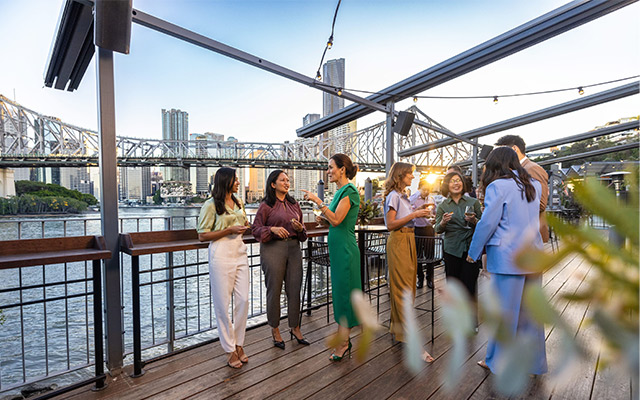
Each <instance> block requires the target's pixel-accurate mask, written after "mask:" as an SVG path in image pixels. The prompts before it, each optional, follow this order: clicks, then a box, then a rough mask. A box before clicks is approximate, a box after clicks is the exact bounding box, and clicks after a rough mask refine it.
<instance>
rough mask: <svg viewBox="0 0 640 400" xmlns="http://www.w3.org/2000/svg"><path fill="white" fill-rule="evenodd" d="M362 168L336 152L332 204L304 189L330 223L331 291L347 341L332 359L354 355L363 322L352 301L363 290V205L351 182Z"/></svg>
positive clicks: (331, 178) (332, 167)
mask: <svg viewBox="0 0 640 400" xmlns="http://www.w3.org/2000/svg"><path fill="white" fill-rule="evenodd" d="M356 172H358V167H356V166H355V165H353V163H352V162H351V159H350V158H349V157H347V156H346V155H344V154H335V155H334V156H333V157H331V159H330V160H329V168H328V170H327V174H328V177H329V182H334V183H335V184H336V185H337V187H338V191H337V192H336V193H335V195H334V196H333V201H332V202H331V204H329V205H326V204H324V203H323V202H322V200H320V199H319V198H318V196H317V195H316V194H315V193H311V192H308V191H306V190H305V191H304V192H305V193H306V194H305V199H307V200H310V201H313V202H314V203H316V204H317V205H318V207H319V208H320V210H321V211H322V214H323V216H324V217H325V218H326V219H323V218H321V217H318V219H319V222H320V221H323V220H324V221H323V222H325V221H328V223H329V261H330V263H331V294H332V297H333V316H334V318H335V321H336V322H337V323H338V332H337V337H339V338H345V339H344V341H343V342H342V343H341V344H340V345H339V346H338V347H336V348H335V349H333V351H332V353H331V356H330V357H329V359H330V360H331V361H340V360H342V358H343V357H344V356H345V354H346V353H347V352H349V356H351V339H350V338H349V334H350V333H351V328H353V327H354V326H357V325H359V322H358V320H357V318H356V315H355V313H354V311H353V307H352V305H351V292H352V291H353V290H354V289H358V290H362V285H361V280H360V250H359V249H358V243H357V242H356V236H355V225H356V221H357V219H358V210H359V208H360V195H359V194H358V189H356V187H355V185H354V184H352V183H349V180H351V179H353V178H354V177H355V176H356Z"/></svg>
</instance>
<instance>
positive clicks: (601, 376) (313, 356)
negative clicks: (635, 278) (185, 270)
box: [62, 256, 637, 400]
mask: <svg viewBox="0 0 640 400" xmlns="http://www.w3.org/2000/svg"><path fill="white" fill-rule="evenodd" d="M590 273H593V270H592V269H591V266H590V265H588V264H586V263H584V262H583V261H582V260H581V259H580V258H578V257H576V256H572V257H568V258H567V259H565V260H563V261H562V262H561V263H559V264H558V265H557V266H555V267H554V268H552V269H551V270H549V271H547V272H545V274H544V275H543V288H544V291H545V293H546V294H547V296H548V297H549V299H550V303H551V304H552V305H553V306H554V308H555V309H556V310H557V311H558V312H559V313H561V315H562V317H563V319H564V320H565V322H566V323H567V324H568V326H569V327H570V331H571V334H572V335H574V336H575V338H576V339H577V340H578V341H580V342H581V343H583V344H584V345H585V347H588V348H590V349H593V350H594V351H592V352H591V353H589V356H588V357H586V358H584V359H582V360H581V361H580V362H579V363H578V364H577V368H576V370H575V374H574V375H573V376H572V378H571V382H570V384H567V382H562V381H559V380H558V379H555V378H554V375H553V372H554V371H555V370H557V369H558V366H559V365H560V363H561V362H562V360H561V359H560V358H559V357H560V355H561V352H560V351H559V350H560V349H561V348H562V346H563V342H562V336H561V334H560V330H559V329H557V327H555V326H548V327H546V328H545V333H546V345H547V359H548V363H549V369H550V371H551V372H550V374H547V375H543V376H540V377H535V378H532V379H531V380H530V381H529V385H528V387H527V388H526V390H525V392H523V393H522V394H521V395H519V396H514V397H512V398H514V399H515V398H526V399H554V400H555V399H619V398H623V399H630V398H632V394H633V393H636V391H637V388H636V387H634V386H633V385H632V382H631V380H630V378H629V376H628V374H625V373H624V372H622V373H621V372H619V371H617V370H614V369H612V368H600V369H597V364H598V362H600V357H599V352H598V346H600V344H601V340H602V339H601V337H600V336H599V334H598V330H597V328H595V327H594V326H593V325H591V324H589V323H588V318H589V315H590V307H589V304H587V303H576V302H570V301H567V300H566V299H565V298H564V297H563V295H566V294H572V293H576V292H577V291H580V289H581V287H582V286H583V285H584V284H585V282H586V279H588V276H589V274H590ZM435 281H436V286H437V287H441V286H442V285H443V284H444V281H445V278H444V271H443V269H442V268H439V269H437V270H436V276H435ZM489 282H490V281H488V280H486V279H481V282H480V286H479V292H480V295H481V296H482V293H483V292H484V291H485V290H486V289H487V287H488V285H489ZM385 290H386V289H385ZM375 302H376V299H375V297H373V298H372V305H373V306H374V307H375ZM439 303H440V302H439V293H438V291H436V296H435V308H436V313H435V322H434V327H433V328H434V329H435V340H434V342H433V343H431V342H430V341H429V340H430V338H431V328H432V327H431V315H430V313H428V312H425V311H422V310H418V309H416V315H417V319H418V324H419V327H420V329H421V334H422V336H423V337H424V343H425V349H427V351H429V352H430V353H431V354H432V355H433V356H434V357H435V361H434V362H433V363H431V364H425V365H424V366H423V368H422V370H421V371H420V372H419V373H417V374H413V373H411V372H409V370H408V369H407V368H406V367H405V365H404V361H403V351H402V347H401V345H399V344H398V343H397V342H393V341H392V340H391V336H390V335H389V334H388V332H387V331H386V329H385V330H381V331H379V332H377V333H375V335H374V339H373V341H372V342H371V344H370V347H369V351H368V353H367V355H366V357H365V359H364V360H363V361H362V362H358V361H356V359H355V355H354V358H353V359H349V358H346V359H344V360H343V361H341V362H339V363H332V362H330V361H329V360H328V357H329V350H328V349H327V340H328V338H329V337H330V336H331V335H332V334H333V333H335V330H336V324H335V323H334V322H333V316H332V315H331V320H330V322H329V323H327V321H326V309H324V308H322V309H319V310H316V311H314V312H313V313H312V315H311V316H307V315H306V314H305V315H304V316H303V326H302V331H303V332H304V335H305V337H306V338H307V339H308V340H309V341H310V342H311V345H310V346H301V345H299V344H297V343H296V342H295V341H290V340H288V339H289V337H288V332H287V331H286V327H285V325H286V319H283V321H282V324H281V330H282V333H283V338H285V339H286V349H285V350H284V351H283V350H280V349H278V348H275V347H274V346H273V343H272V339H271V335H270V329H269V327H268V326H262V327H258V328H255V329H252V330H250V331H248V332H247V336H246V341H245V350H246V352H247V354H248V356H249V358H250V359H249V363H248V364H246V365H244V367H243V368H242V369H240V370H234V369H231V368H228V367H227V366H226V355H225V353H224V352H223V351H222V349H221V347H220V344H219V343H217V342H215V343H211V344H207V345H204V346H201V347H199V348H195V349H191V350H188V351H186V352H183V353H180V354H176V355H173V356H170V357H167V358H165V359H162V360H158V361H155V362H153V363H150V364H148V365H147V366H146V367H145V371H146V373H145V375H144V376H142V377H140V378H136V379H134V378H131V377H129V376H128V375H127V374H121V375H119V376H118V377H116V378H110V379H109V386H108V388H107V389H106V390H104V391H101V392H91V391H90V390H89V389H88V388H82V389H78V390H76V391H74V392H71V393H69V394H67V395H66V396H62V398H70V399H74V400H84V399H89V400H94V399H96V400H97V399H172V400H173V399H186V398H189V399H243V400H245V399H266V398H268V399H274V400H276V399H293V398H295V399H321V400H331V399H362V400H377V399H430V400H436V399H472V400H481V399H500V400H502V399H507V398H508V397H507V396H504V395H501V394H500V393H498V392H497V391H496V389H495V387H494V384H493V376H492V375H491V374H490V373H488V372H487V371H485V370H483V369H482V368H480V367H478V366H477V365H476V362H477V361H478V360H481V359H483V358H484V355H485V350H486V343H487V339H488V332H487V331H486V328H485V327H484V326H483V325H482V324H481V326H480V332H479V333H478V334H477V335H476V336H474V337H472V338H470V339H469V340H468V343H467V353H466V356H465V361H464V364H463V365H462V366H461V367H460V376H461V379H460V380H459V381H458V383H457V384H456V385H455V386H454V389H453V391H447V386H446V385H445V382H444V380H445V376H446V373H447V366H448V363H449V358H450V354H451V351H452V344H451V341H450V339H449V337H448V336H447V335H446V332H445V328H444V326H443V324H442V321H441V319H440V313H439V306H440V304H439ZM389 306H390V305H389V298H388V296H387V295H386V294H382V296H381V297H380V314H379V319H380V321H381V322H383V323H385V324H386V323H387V322H388V319H389ZM416 306H417V307H420V308H430V307H431V295H430V291H429V290H428V289H427V288H426V287H425V288H423V289H419V290H418V294H417V297H416ZM360 336H361V334H360V331H359V329H357V328H356V329H354V330H353V331H352V335H351V337H352V339H351V340H352V342H353V344H354V350H355V349H356V348H358V346H359V340H360ZM125 371H129V372H130V366H129V367H127V368H125Z"/></svg>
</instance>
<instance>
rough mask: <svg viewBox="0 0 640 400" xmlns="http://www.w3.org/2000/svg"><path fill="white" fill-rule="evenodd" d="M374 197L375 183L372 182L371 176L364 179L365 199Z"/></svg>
mask: <svg viewBox="0 0 640 400" xmlns="http://www.w3.org/2000/svg"><path fill="white" fill-rule="evenodd" d="M371 198H373V183H371V178H367V179H365V180H364V201H369V200H371Z"/></svg>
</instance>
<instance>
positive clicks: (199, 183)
mask: <svg viewBox="0 0 640 400" xmlns="http://www.w3.org/2000/svg"><path fill="white" fill-rule="evenodd" d="M189 138H190V140H191V141H192V142H194V143H195V153H196V155H197V156H198V158H202V159H211V158H218V152H219V150H217V148H216V146H214V145H213V142H223V141H224V135H222V134H220V133H213V132H206V133H192V134H190V135H189ZM192 169H194V172H193V173H192V176H194V175H195V178H196V179H195V182H192V184H193V185H194V187H195V188H196V194H197V195H199V196H203V197H207V196H208V195H209V193H210V192H211V185H210V183H209V177H210V176H212V175H213V174H215V173H216V171H217V170H218V168H217V167H206V166H202V165H200V166H197V167H192Z"/></svg>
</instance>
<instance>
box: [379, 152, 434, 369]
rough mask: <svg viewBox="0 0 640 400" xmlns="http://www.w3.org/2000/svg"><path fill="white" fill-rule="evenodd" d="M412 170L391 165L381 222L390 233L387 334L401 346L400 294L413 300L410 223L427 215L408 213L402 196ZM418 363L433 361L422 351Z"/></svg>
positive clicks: (408, 205) (413, 259)
mask: <svg viewBox="0 0 640 400" xmlns="http://www.w3.org/2000/svg"><path fill="white" fill-rule="evenodd" d="M414 169H415V168H414V166H413V165H412V164H408V163H403V162H397V163H395V164H393V166H392V167H391V171H390V172H389V176H388V177H387V180H386V181H385V190H384V197H385V200H384V222H385V225H386V226H387V229H389V232H390V234H389V239H388V240H387V262H388V264H389V291H390V298H391V325H390V327H389V331H390V332H391V334H392V335H393V336H394V337H395V339H396V340H397V341H399V342H405V327H406V316H405V315H404V309H403V296H404V292H405V291H410V292H411V294H412V296H411V298H412V299H415V296H416V271H417V257H416V241H415V236H414V222H413V220H414V218H424V217H426V216H427V215H429V211H428V210H427V209H425V208H421V209H418V210H415V211H412V209H411V203H410V202H409V198H408V197H407V195H406V194H405V192H404V189H405V188H406V187H407V186H409V185H411V181H412V180H413V171H414ZM422 359H423V360H424V361H425V362H432V361H433V357H431V355H430V354H429V353H427V352H426V351H425V350H423V352H422Z"/></svg>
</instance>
